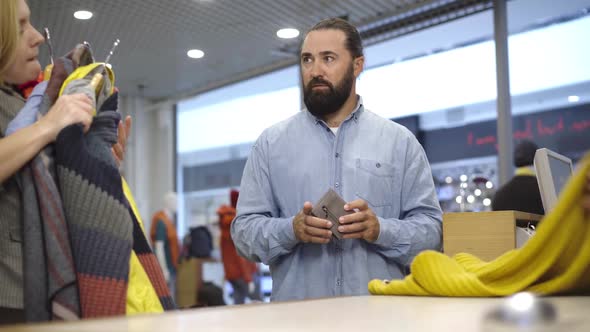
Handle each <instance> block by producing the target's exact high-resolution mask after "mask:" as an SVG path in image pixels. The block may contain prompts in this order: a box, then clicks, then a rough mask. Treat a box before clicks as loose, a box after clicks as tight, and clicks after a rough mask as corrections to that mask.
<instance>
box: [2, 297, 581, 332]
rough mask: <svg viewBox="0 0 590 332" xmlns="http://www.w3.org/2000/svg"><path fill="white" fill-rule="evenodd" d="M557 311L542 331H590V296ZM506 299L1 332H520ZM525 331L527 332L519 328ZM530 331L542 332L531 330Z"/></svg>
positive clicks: (347, 300)
mask: <svg viewBox="0 0 590 332" xmlns="http://www.w3.org/2000/svg"><path fill="white" fill-rule="evenodd" d="M545 299H546V300H547V301H548V302H549V303H551V304H552V305H553V307H554V308H555V309H556V310H557V319H556V320H555V322H554V323H553V324H545V325H543V329H541V331H568V332H575V331H580V332H581V331H590V316H589V315H588V313H589V308H590V297H549V298H545ZM502 301H505V300H504V299H501V298H440V297H405V296H358V297H339V298H330V299H318V300H307V301H294V302H280V303H270V304H247V305H240V306H228V307H215V308H206V309H190V310H181V311H177V312H171V313H166V314H161V315H143V316H135V317H123V318H111V319H98V320H86V321H79V322H70V323H55V322H54V323H45V324H38V325H35V324H34V325H23V326H12V327H6V328H0V332H3V331H14V332H54V331H55V332H58V331H59V332H68V331H72V332H74V331H76V332H91V331H92V332H94V331H96V332H98V331H100V332H103V331H109V332H115V331H117V332H118V331H129V332H163V331H167V332H181V331H183V332H184V331H191V332H192V331H194V332H198V331H220V332H223V331H228V332H229V331H257V332H258V331H307V332H314V331H339V332H347V331H351V332H352V331H354V332H368V331H408V332H413V331H421V332H422V331H436V332H447V331H448V332H459V331H516V330H515V329H514V330H511V329H508V330H507V329H501V328H502V326H501V325H497V324H499V323H496V322H492V321H490V320H489V319H488V318H486V317H487V315H488V313H489V312H490V311H491V310H493V309H494V308H496V307H497V306H499V305H501V304H502V303H503V302H502ZM519 331H522V330H519ZM525 331H540V330H534V329H527V330H525Z"/></svg>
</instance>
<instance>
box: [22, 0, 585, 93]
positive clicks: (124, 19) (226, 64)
mask: <svg viewBox="0 0 590 332" xmlns="http://www.w3.org/2000/svg"><path fill="white" fill-rule="evenodd" d="M453 2H455V3H459V2H464V3H468V2H471V3H478V2H479V3H485V2H489V1H481V0H470V1H466V0H462V1H458V0H455V1H450V0H28V3H29V6H30V7H31V12H32V15H31V19H32V22H33V24H34V25H35V26H36V27H37V28H38V29H39V30H41V29H42V28H43V27H48V28H49V29H50V31H51V38H52V41H53V47H54V50H55V53H56V55H62V54H65V53H66V52H67V51H69V50H70V49H71V48H72V47H73V46H74V45H75V44H76V43H79V42H82V41H88V42H90V44H91V45H92V48H93V50H94V54H95V57H96V58H97V61H104V59H105V58H106V55H107V52H108V50H109V49H110V48H111V46H112V43H113V41H114V40H115V39H117V38H119V39H120V40H121V44H120V45H119V47H118V49H117V50H116V52H115V54H114V56H113V57H112V59H111V63H112V64H113V66H114V68H115V72H116V75H117V83H116V84H117V86H118V87H119V88H120V90H121V92H122V94H125V95H142V96H145V97H147V98H150V99H153V100H162V99H168V98H178V97H181V96H188V95H191V94H194V93H195V92H202V91H206V90H208V89H211V88H214V87H218V86H222V85H224V84H227V83H230V82H235V81H237V80H240V79H244V78H249V77H252V76H254V75H256V74H260V73H264V72H267V71H269V70H272V69H276V68H281V67H284V66H285V65H289V64H293V63H294V61H296V57H295V56H294V55H292V53H290V52H293V50H296V48H297V45H298V44H299V42H300V38H301V36H300V37H299V38H298V39H297V40H290V41H285V40H281V39H279V38H278V37H276V35H275V33H276V30H277V29H279V28H282V27H287V26H289V27H295V28H298V29H299V30H300V31H301V32H302V34H303V33H304V32H305V30H306V29H308V28H309V27H310V26H312V25H313V24H315V23H316V22H318V21H319V20H321V19H323V18H327V17H336V16H348V19H349V20H350V21H351V22H352V23H353V24H355V25H357V26H359V27H361V31H362V27H370V26H371V23H375V22H381V21H383V20H384V19H386V18H388V17H392V16H395V15H399V14H402V13H408V11H412V10H415V9H416V8H418V9H420V8H421V9H427V8H431V7H432V6H434V5H436V4H441V3H442V4H446V3H453ZM585 6H590V0H568V1H559V2H555V1H553V0H514V1H510V2H509V13H508V14H509V21H508V23H509V28H510V29H511V30H513V31H514V30H519V29H521V28H522V27H526V26H528V25H530V24H531V23H535V22H539V21H543V20H546V19H548V18H551V17H553V16H559V15H562V14H563V13H568V12H570V11H571V10H572V9H576V8H577V9H579V8H585ZM79 9H86V10H90V11H92V12H93V13H94V17H93V18H92V19H90V20H88V21H79V20H76V19H74V17H73V12H74V11H76V10H79ZM470 17H473V18H474V19H468V20H465V19H463V20H462V21H463V22H464V24H462V28H460V29H459V30H457V29H455V30H452V29H448V28H444V29H439V30H437V31H439V33H438V34H439V35H440V36H438V37H436V38H428V39H427V40H422V39H420V38H415V36H414V35H406V36H405V37H403V38H402V39H400V42H401V41H403V40H406V41H407V42H405V43H402V44H403V47H402V49H403V50H401V51H400V49H399V46H400V45H401V44H400V43H395V44H396V46H398V47H396V49H391V50H388V51H387V52H385V53H387V54H397V55H396V56H402V57H403V55H404V54H405V55H416V54H419V53H420V52H421V51H420V50H422V51H424V50H428V49H433V48H438V47H441V46H444V45H447V44H451V45H452V44H457V43H461V42H464V41H468V40H473V39H474V38H482V37H483V38H488V37H490V36H491V34H492V22H491V21H490V20H489V19H488V20H486V19H483V20H482V19H481V18H478V17H482V16H481V15H473V16H470ZM488 17H489V16H488ZM447 19H448V18H447ZM482 25H485V26H486V28H485V30H486V31H487V32H486V33H483V35H482V34H481V33H478V34H479V35H478V36H474V33H475V31H481V30H482V27H481V26H482ZM449 26H450V25H446V26H445V27H449ZM425 42H426V43H427V44H426V45H424V43H425ZM428 45H432V46H430V47H428ZM191 48H199V49H202V50H203V51H205V53H206V54H205V57H204V58H202V59H190V58H188V57H187V56H186V52H187V50H188V49H191ZM282 50H287V51H288V52H283V51H282ZM400 52H401V53H403V54H400ZM40 59H41V62H42V63H44V64H46V63H48V62H49V61H48V52H47V48H46V47H42V50H41V56H40ZM368 60H369V64H371V63H373V64H377V63H380V62H382V61H383V60H380V59H378V58H375V59H368ZM140 86H143V88H140Z"/></svg>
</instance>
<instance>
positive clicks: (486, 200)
mask: <svg viewBox="0 0 590 332" xmlns="http://www.w3.org/2000/svg"><path fill="white" fill-rule="evenodd" d="M483 205H485V206H490V205H492V200H491V199H489V198H484V200H483Z"/></svg>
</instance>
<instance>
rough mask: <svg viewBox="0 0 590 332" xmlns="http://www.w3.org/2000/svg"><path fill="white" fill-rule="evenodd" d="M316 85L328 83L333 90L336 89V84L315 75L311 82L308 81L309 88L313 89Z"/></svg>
mask: <svg viewBox="0 0 590 332" xmlns="http://www.w3.org/2000/svg"><path fill="white" fill-rule="evenodd" d="M315 85H327V86H328V87H330V89H331V90H333V89H334V86H332V83H330V82H328V81H326V80H324V79H321V78H319V77H314V78H312V79H311V81H309V83H307V89H308V90H311V88H312V87H313V86H315Z"/></svg>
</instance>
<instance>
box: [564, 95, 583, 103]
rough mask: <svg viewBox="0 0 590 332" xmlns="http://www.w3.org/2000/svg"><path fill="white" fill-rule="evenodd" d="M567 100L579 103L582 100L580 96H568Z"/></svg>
mask: <svg viewBox="0 0 590 332" xmlns="http://www.w3.org/2000/svg"><path fill="white" fill-rule="evenodd" d="M567 101H569V102H570V103H577V102H579V101H580V97H579V96H568V97H567Z"/></svg>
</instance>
